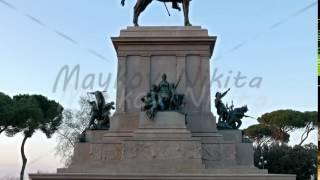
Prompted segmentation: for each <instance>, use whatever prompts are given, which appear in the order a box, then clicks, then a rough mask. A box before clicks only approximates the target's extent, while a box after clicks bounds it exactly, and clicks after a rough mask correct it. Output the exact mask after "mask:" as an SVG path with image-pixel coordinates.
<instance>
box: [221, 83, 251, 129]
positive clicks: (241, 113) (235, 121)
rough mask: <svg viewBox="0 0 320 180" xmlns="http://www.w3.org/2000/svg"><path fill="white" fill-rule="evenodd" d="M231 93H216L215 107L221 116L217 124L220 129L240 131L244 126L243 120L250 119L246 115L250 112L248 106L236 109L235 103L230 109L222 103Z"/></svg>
mask: <svg viewBox="0 0 320 180" xmlns="http://www.w3.org/2000/svg"><path fill="white" fill-rule="evenodd" d="M229 91H230V89H228V90H227V91H225V92H224V93H220V92H217V93H216V99H215V106H216V109H217V114H218V116H219V119H218V124H217V127H218V129H239V128H240V126H241V125H242V121H241V119H242V118H244V117H250V116H247V115H245V113H246V112H248V107H247V106H243V107H240V108H234V105H233V103H232V105H231V106H230V107H229V106H228V105H225V104H224V103H223V102H222V98H223V97H224V96H225V95H227V93H228V92H229Z"/></svg>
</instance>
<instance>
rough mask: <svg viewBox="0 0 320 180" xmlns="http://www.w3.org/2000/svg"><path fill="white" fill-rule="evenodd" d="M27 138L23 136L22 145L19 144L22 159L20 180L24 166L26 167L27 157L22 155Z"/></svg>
mask: <svg viewBox="0 0 320 180" xmlns="http://www.w3.org/2000/svg"><path fill="white" fill-rule="evenodd" d="M27 139H28V137H27V136H24V138H23V141H22V144H21V157H22V168H21V171H20V180H23V177H24V170H25V169H26V165H27V157H26V155H25V153H24V145H25V144H26V141H27Z"/></svg>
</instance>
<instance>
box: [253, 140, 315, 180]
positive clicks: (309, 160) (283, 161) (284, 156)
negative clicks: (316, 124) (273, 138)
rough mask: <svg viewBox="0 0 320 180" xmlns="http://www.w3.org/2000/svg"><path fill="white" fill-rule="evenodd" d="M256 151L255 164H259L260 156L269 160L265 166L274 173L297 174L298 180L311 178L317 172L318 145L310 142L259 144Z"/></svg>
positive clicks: (257, 165)
mask: <svg viewBox="0 0 320 180" xmlns="http://www.w3.org/2000/svg"><path fill="white" fill-rule="evenodd" d="M254 150H255V152H254V164H255V166H256V167H258V168H261V167H260V166H259V161H260V157H261V156H263V157H264V159H265V160H267V164H266V166H265V168H267V169H268V170H269V173H274V174H296V175H297V180H307V179H311V177H312V176H314V177H316V174H317V152H318V150H317V146H316V145H314V144H308V145H305V146H299V145H296V146H294V147H290V146H287V145H279V144H276V143H274V144H272V145H269V146H268V145H264V146H257V147H256V148H255V149H254ZM302 157H303V158H302Z"/></svg>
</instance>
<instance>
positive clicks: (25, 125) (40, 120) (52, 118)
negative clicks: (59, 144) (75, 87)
mask: <svg viewBox="0 0 320 180" xmlns="http://www.w3.org/2000/svg"><path fill="white" fill-rule="evenodd" d="M13 106H14V108H13V109H14V113H13V117H12V119H14V122H15V123H14V124H13V125H12V126H11V127H9V129H8V130H7V131H6V132H7V135H9V136H13V135H15V134H16V133H19V132H23V133H24V135H25V136H27V137H31V136H32V135H33V133H34V132H35V131H36V130H41V131H42V132H43V133H44V134H45V135H46V136H47V137H51V135H52V134H53V133H54V132H55V131H56V130H57V128H58V127H59V126H60V124H61V121H62V111H63V108H62V106H61V105H60V104H59V103H57V102H55V101H52V100H48V99H47V98H46V97H44V96H41V95H17V96H14V97H13Z"/></svg>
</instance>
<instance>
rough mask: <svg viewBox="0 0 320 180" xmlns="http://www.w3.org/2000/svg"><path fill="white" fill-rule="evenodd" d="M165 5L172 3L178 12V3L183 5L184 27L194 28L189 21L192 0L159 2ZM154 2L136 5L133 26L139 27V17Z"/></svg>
mask: <svg viewBox="0 0 320 180" xmlns="http://www.w3.org/2000/svg"><path fill="white" fill-rule="evenodd" d="M158 1H160V2H163V3H167V2H171V3H172V8H173V9H176V10H179V11H180V10H181V8H180V7H179V4H178V3H181V4H182V5H183V13H184V25H185V26H192V25H191V23H190V20H189V4H190V1H191V0H158ZM151 2H152V0H137V3H136V5H135V6H134V14H133V24H134V26H139V16H140V14H141V13H142V12H143V11H144V10H145V9H146V8H147V6H148V5H149V4H150V3H151ZM121 5H122V6H124V5H125V0H121Z"/></svg>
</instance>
